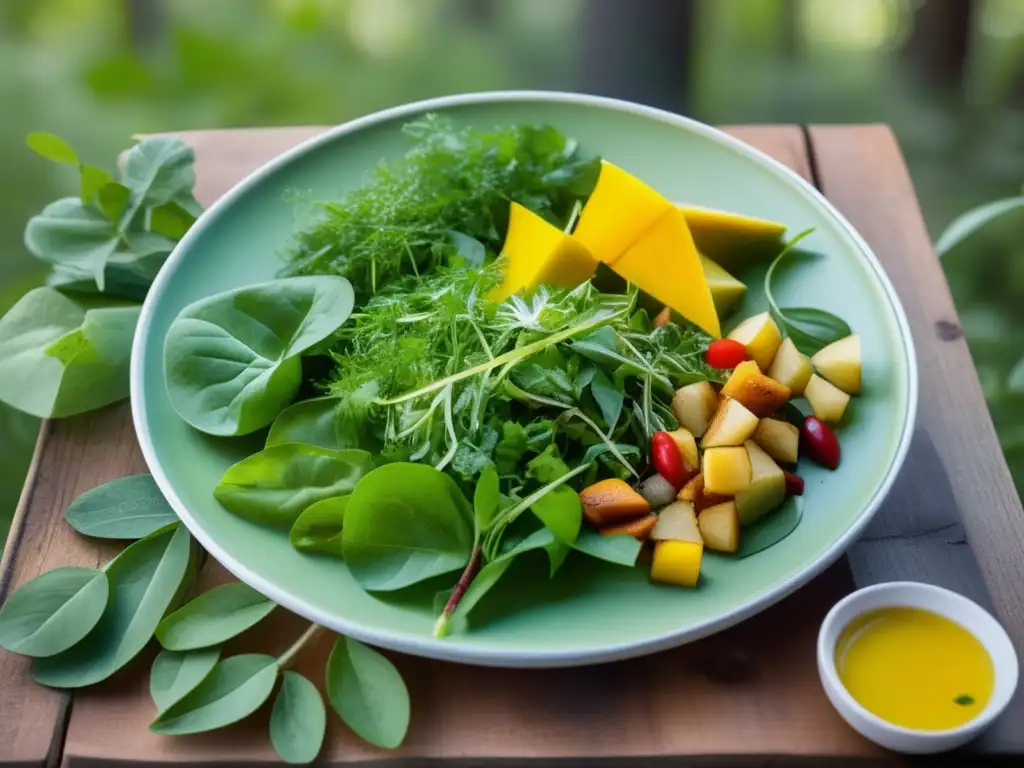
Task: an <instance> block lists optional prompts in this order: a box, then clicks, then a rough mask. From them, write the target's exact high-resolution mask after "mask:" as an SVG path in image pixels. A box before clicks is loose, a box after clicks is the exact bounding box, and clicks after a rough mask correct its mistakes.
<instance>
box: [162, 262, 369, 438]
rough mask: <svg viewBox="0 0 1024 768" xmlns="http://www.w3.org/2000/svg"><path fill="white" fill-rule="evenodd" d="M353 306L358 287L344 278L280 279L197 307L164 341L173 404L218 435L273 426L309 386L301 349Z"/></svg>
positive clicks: (317, 339) (189, 419) (338, 322)
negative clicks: (301, 389)
mask: <svg viewBox="0 0 1024 768" xmlns="http://www.w3.org/2000/svg"><path fill="white" fill-rule="evenodd" d="M351 311H352V286H351V285H349V283H348V281H347V280H344V279H342V278H339V277H296V278H291V279H288V280H277V281H274V282H271V283H261V284H259V285H253V286H248V287H245V288H238V289H235V290H231V291H225V292H224V293H219V294H216V295H214V296H210V297H208V298H205V299H200V300H199V301H197V302H195V303H193V304H190V305H189V306H187V307H185V309H183V310H182V311H181V312H180V313H179V314H178V316H177V318H175V320H174V322H173V323H171V327H170V329H169V330H168V332H167V339H166V342H165V345H164V369H165V372H166V377H167V394H168V397H169V398H170V401H171V404H172V405H173V406H174V409H175V410H176V411H177V412H178V415H180V416H181V417H182V418H183V419H184V420H185V421H187V422H188V423H189V424H191V425H192V426H193V427H195V428H196V429H198V430H201V431H203V432H206V433H208V434H212V435H244V434H248V433H250V432H254V431H256V430H257V429H260V428H261V427H265V426H267V425H269V424H270V423H271V422H272V421H273V420H274V419H275V418H276V417H277V415H278V414H279V413H281V411H282V410H284V408H285V407H286V406H287V405H288V404H289V402H291V400H292V398H293V397H295V394H296V392H298V390H299V386H300V385H301V384H302V361H301V356H302V354H303V353H304V352H307V350H309V349H310V347H313V346H314V345H316V344H319V343H320V342H321V341H323V340H324V339H326V338H327V337H328V336H330V335H331V334H332V333H334V332H335V331H336V330H337V329H338V327H339V326H341V324H342V323H344V322H345V320H346V319H347V318H348V316H349V313H350V312H351Z"/></svg>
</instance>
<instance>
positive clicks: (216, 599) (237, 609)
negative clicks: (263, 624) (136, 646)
mask: <svg viewBox="0 0 1024 768" xmlns="http://www.w3.org/2000/svg"><path fill="white" fill-rule="evenodd" d="M276 607H277V606H276V605H275V604H274V603H273V602H272V601H270V600H268V599H267V598H265V597H264V596H263V595H261V594H260V593H259V592H257V591H256V590H255V589H253V588H252V587H250V586H249V585H248V584H243V583H241V582H236V583H233V584H224V585H222V586H220V587H215V588H214V589H211V590H210V591H209V592H204V593H203V594H201V595H200V596H199V597H197V598H196V599H195V600H192V601H191V602H190V603H187V604H186V605H184V606H182V607H181V608H179V609H178V610H176V611H175V612H174V613H172V614H171V615H170V616H167V617H166V618H165V619H164V620H163V621H161V622H160V624H159V625H158V626H157V628H156V639H157V640H159V641H160V644H161V645H162V646H163V647H164V648H166V649H167V650H169V651H190V650H193V649H195V648H208V647H209V646H211V645H219V644H220V643H223V642H224V641H225V640H230V639H231V638H232V637H235V636H236V635H240V634H242V632H244V631H245V630H247V629H249V627H251V626H253V625H254V624H256V623H258V622H259V621H261V620H262V619H264V618H265V617H266V616H267V615H268V614H269V613H270V612H271V611H273V610H274V608H276Z"/></svg>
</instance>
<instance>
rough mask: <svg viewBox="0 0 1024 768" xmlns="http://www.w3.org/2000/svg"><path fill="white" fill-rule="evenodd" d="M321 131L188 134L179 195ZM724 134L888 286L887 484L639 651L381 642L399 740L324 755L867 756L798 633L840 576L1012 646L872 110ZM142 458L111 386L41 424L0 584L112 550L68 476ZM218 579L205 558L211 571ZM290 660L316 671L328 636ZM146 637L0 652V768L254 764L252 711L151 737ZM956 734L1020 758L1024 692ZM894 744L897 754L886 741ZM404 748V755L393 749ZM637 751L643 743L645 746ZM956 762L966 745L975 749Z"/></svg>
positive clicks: (899, 170)
mask: <svg viewBox="0 0 1024 768" xmlns="http://www.w3.org/2000/svg"><path fill="white" fill-rule="evenodd" d="M322 130H324V129H323V128H319V127H313V128H283V129H256V130H244V131H242V130H237V131H195V132H185V133H182V134H180V135H181V136H182V137H183V138H184V139H185V140H186V141H188V142H190V143H191V144H192V145H194V146H195V149H196V167H197V171H198V187H197V195H198V198H199V200H200V201H201V202H203V203H204V204H207V205H208V204H210V203H211V202H213V201H214V200H215V199H216V198H217V197H218V196H219V195H221V194H223V193H224V192H225V191H226V190H227V189H229V188H230V187H231V186H232V185H233V184H234V183H235V182H237V181H238V180H239V179H241V178H242V177H243V176H244V175H246V174H247V173H248V172H250V171H252V170H254V169H255V168H257V167H258V166H260V165H261V164H263V163H264V162H265V161H267V160H269V159H270V158H272V157H274V156H275V155H277V154H279V153H280V152H281V151H283V150H285V149H287V148H289V147H291V146H293V145H295V144H297V143H299V142H300V141H302V140H304V139H306V138H309V137H310V136H313V135H315V134H317V133H319V132H320V131H322ZM728 131H729V132H730V133H732V134H733V135H734V136H737V137H739V138H741V139H743V140H744V141H747V142H749V143H750V144H752V145H754V146H755V147H758V148H759V149H761V150H763V151H764V152H766V153H768V154H769V155H772V156H773V157H775V158H776V159H777V160H779V161H781V162H783V163H785V164H786V165H788V166H790V167H791V168H793V169H794V170H796V171H797V172H798V173H800V174H801V175H802V176H804V178H806V179H808V180H809V181H811V182H812V183H814V184H815V185H816V186H817V187H818V188H819V189H821V190H822V191H823V192H824V193H825V195H826V196H827V197H828V198H829V199H830V200H831V201H832V202H833V203H834V204H835V205H836V206H837V207H838V208H839V210H840V211H842V212H843V213H844V214H845V215H846V216H847V217H848V218H849V219H850V221H851V222H852V223H853V225H854V226H855V227H856V228H857V229H858V230H859V231H860V232H861V234H862V235H863V236H864V237H865V238H866V240H867V241H868V243H870V245H871V247H872V248H873V249H874V251H875V253H876V254H877V255H878V257H879V258H880V259H881V261H882V262H883V264H884V266H885V268H886V270H887V272H888V274H889V276H890V277H891V278H892V281H893V283H894V284H895V286H896V289H897V291H898V292H899V295H900V297H901V298H902V300H903V304H904V306H905V307H906V310H907V314H908V316H909V318H910V323H911V326H912V328H913V331H914V337H915V340H916V343H917V352H918V362H919V365H920V374H921V406H920V412H919V416H918V427H917V432H916V434H915V438H914V442H913V445H912V447H911V450H910V454H909V457H908V459H907V462H906V465H905V467H904V469H903V472H902V474H901V476H900V478H899V480H898V482H897V483H896V486H895V488H894V489H893V491H892V493H891V495H890V497H889V499H888V500H887V501H886V503H885V505H884V506H883V508H882V509H881V511H880V512H879V513H878V516H877V517H876V518H875V520H874V522H873V523H872V525H871V526H870V527H869V528H868V529H867V531H866V532H865V535H864V537H863V538H862V539H860V541H858V542H857V543H856V544H854V545H853V546H852V547H851V548H850V550H849V552H848V555H847V556H846V557H845V558H844V559H843V560H842V561H840V562H839V563H837V564H836V565H835V566H834V567H832V568H831V569H829V570H828V571H827V572H826V573H825V574H823V575H822V576H820V577H819V578H818V579H816V580H815V581H814V582H812V583H811V584H810V585H808V586H807V587H805V588H804V589H801V590H800V591H799V592H797V593H796V594H795V595H793V596H791V597H790V598H788V599H787V600H785V601H783V602H782V603H780V604H779V605H777V606H775V607H774V608H772V609H770V610H768V611H766V612H765V613H763V614H761V615H760V616H758V617H756V618H754V619H752V620H750V621H748V622H746V623H744V624H742V625H740V626H737V627H735V628H733V629H731V630H729V631H726V632H723V633H721V634H719V635H716V636H714V637H711V638H708V639H706V640H704V641H701V642H698V643H695V644H692V645H689V646H686V647H683V648H679V649H677V650H674V651H670V652H666V653H662V654H659V655H656V656H651V657H648V658H644V659H638V660H634V661H627V662H622V663H617V664H607V665H601V666H595V667H588V668H582V669H571V670H556V671H515V670H486V669H480V668H473V667H460V666H456V665H451V664H444V663H439V662H434V661H426V660H421V659H415V658H409V657H395V658H396V661H397V663H398V664H399V666H400V667H401V669H402V671H403V673H404V675H405V677H406V679H407V681H408V683H409V686H410V690H411V693H412V700H413V723H412V727H411V730H410V733H409V737H408V739H407V740H406V743H405V745H404V746H403V747H401V749H400V750H398V751H397V752H396V753H382V752H379V751H377V750H375V749H372V748H369V747H367V746H365V745H363V744H361V743H360V742H359V741H358V740H357V739H355V738H354V737H353V736H352V735H351V734H350V733H348V732H347V731H346V729H345V728H344V726H342V725H341V723H340V721H337V720H336V718H334V717H333V715H332V716H331V722H332V724H331V727H330V730H329V734H328V740H327V743H326V744H325V747H324V751H323V753H322V756H321V761H322V764H325V765H370V764H377V763H378V761H380V762H390V761H391V759H392V758H399V757H400V758H405V759H407V760H408V761H409V764H415V765H424V764H434V763H441V762H443V763H444V764H449V761H452V760H457V762H458V763H459V764H464V765H483V764H487V765H491V764H497V763H498V762H499V761H501V762H508V761H511V762H513V763H514V762H518V761H519V760H522V759H525V758H531V759H533V761H534V762H548V761H556V760H557V761H559V762H560V763H562V764H566V763H569V764H579V763H588V764H589V763H591V762H598V761H599V762H600V763H601V764H605V763H612V764H623V765H628V764H631V763H635V762H637V758H655V757H657V758H661V760H659V762H658V764H676V763H677V762H679V763H682V762H688V760H687V758H694V759H696V758H722V759H724V760H725V761H726V762H731V761H732V760H735V759H737V758H740V757H748V758H755V757H758V756H774V757H781V758H793V759H795V758H801V757H803V758H818V759H816V760H811V761H810V762H811V763H813V764H818V763H819V762H821V761H822V760H823V759H824V758H830V759H831V760H836V761H842V760H846V759H858V758H860V759H864V760H877V759H878V758H879V757H881V756H884V755H883V753H882V752H881V751H880V750H879V749H877V748H875V747H874V746H872V745H871V744H870V743H868V742H866V741H865V740H863V739H862V738H860V737H859V736H858V735H857V734H856V733H855V732H854V731H852V730H851V729H849V728H848V727H847V726H846V725H845V724H844V723H843V722H842V721H841V720H840V718H839V716H838V715H837V714H836V713H835V712H834V711H833V710H832V708H831V707H830V706H829V704H828V702H827V700H826V699H825V696H824V694H823V692H822V690H821V687H820V685H819V682H818V677H817V672H816V668H815V653H814V648H815V637H816V633H817V629H818V625H819V622H820V621H821V619H822V617H823V616H824V614H825V612H826V611H827V610H828V609H829V607H830V606H831V605H832V604H834V603H835V601H836V600H838V599H839V598H841V597H842V596H843V595H844V594H846V593H848V592H849V591H850V590H851V589H852V588H853V587H854V585H858V586H862V585H866V584H870V583H874V582H879V581H889V580H894V579H914V580H921V581H928V582H932V583H935V584H939V585H942V586H945V587H949V588H951V589H954V590H957V591H959V592H962V593H963V594H966V595H967V596H969V597H971V598H973V599H975V600H978V601H980V602H981V603H982V604H983V605H986V606H988V607H989V608H991V609H993V610H994V611H995V612H996V613H997V614H998V616H999V617H1000V619H1001V620H1002V622H1003V623H1004V625H1005V626H1006V628H1007V630H1008V631H1009V633H1010V635H1011V636H1012V637H1013V640H1014V643H1015V645H1016V648H1017V653H1018V654H1019V655H1021V657H1022V658H1024V514H1022V511H1021V505H1020V501H1019V499H1018V497H1017V494H1016V493H1015V491H1014V487H1013V484H1012V482H1011V479H1010V475H1009V472H1008V471H1007V468H1006V464H1005V462H1004V461H1003V457H1002V454H1001V453H1000V450H999V444H998V443H997V441H996V435H995V432H994V430H993V428H992V423H991V421H990V419H989V416H988V412H987V410H986V408H985V402H984V399H983V397H982V393H981V388H980V387H979V384H978V380H977V377H976V376H975V372H974V367H973V365H972V363H971V357H970V354H969V353H968V350H967V345H966V343H965V341H964V334H963V331H962V329H961V327H960V324H959V321H958V320H957V316H956V311H955V309H954V307H953V302H952V299H951V297H950V293H949V288H948V286H947V285H946V282H945V279H944V277H943V274H942V270H941V268H940V267H939V263H938V261H937V260H936V258H935V256H934V254H933V252H932V249H931V245H930V242H929V238H928V233H927V232H926V230H925V227H924V223H923V222H922V220H921V214H920V211H919V209H918V205H917V201H916V199H915V196H914V190H913V188H912V186H911V182H910V178H909V176H908V175H907V171H906V167H905V165H904V163H903V159H902V157H901V155H900V151H899V148H898V147H897V144H896V141H895V139H894V137H893V135H892V133H891V132H890V131H889V129H888V128H886V127H884V126H878V125H871V126H809V127H801V126H743V127H733V128H729V129H728ZM140 471H145V465H144V464H143V461H142V457H141V455H140V454H139V450H138V446H137V444H136V440H135V435H134V433H133V430H132V423H131V418H130V414H129V410H128V406H127V404H120V405H116V406H112V407H110V408H106V409H104V410H102V411H99V412H96V413H91V414H86V415H83V416H80V417H76V418H72V419H66V420H63V421H55V422H48V423H46V424H44V425H43V428H42V431H41V433H40V436H39V443H38V445H37V448H36V454H35V459H34V461H33V463H32V469H31V474H30V476H29V478H28V482H27V484H26V486H25V491H24V495H23V496H22V499H21V503H20V505H19V507H18V511H17V515H16V518H15V522H14V526H13V528H12V530H11V536H10V540H9V541H8V544H7V548H6V550H5V551H4V559H3V563H2V570H0V573H2V575H0V598H2V597H3V596H5V595H6V594H9V593H10V591H11V590H13V589H14V588H16V587H17V586H18V585H20V584H22V583H24V582H25V581H28V580H29V579H31V578H33V577H35V576H37V575H38V574H39V573H41V572H42V571H45V570H48V569H50V568H54V567H56V566H60V565H71V564H75V565H88V566H95V565H97V564H98V563H100V562H103V561H105V560H106V559H107V558H108V557H109V556H110V555H111V554H112V551H111V550H109V549H105V548H104V547H103V546H102V545H97V544H96V543H95V542H91V541H86V540H84V539H82V538H80V537H79V536H78V535H76V534H75V533H74V532H73V531H71V529H70V528H69V527H68V526H67V525H65V524H63V522H62V518H61V516H62V514H63V512H64V509H65V508H66V507H67V505H68V504H69V503H70V502H71V500H72V499H74V498H75V497H76V496H77V495H78V494H79V493H81V492H83V491H85V490H87V489H89V488H92V487H93V486H95V485H97V484H99V483H102V482H105V481H107V480H110V479H112V478H115V477H118V476H121V475H125V474H129V473H132V472H140ZM226 578H227V576H226V574H225V573H224V571H223V570H222V569H221V568H220V567H219V566H218V565H217V564H216V563H211V564H210V565H209V566H208V567H207V569H206V572H205V574H204V579H205V580H206V581H207V582H208V583H216V582H219V581H223V580H225V579H226ZM300 631H301V623H300V621H299V620H298V619H297V618H296V617H293V616H289V615H286V614H285V613H284V612H276V613H275V614H274V616H273V617H272V619H271V620H268V621H267V622H264V625H261V626H260V627H259V628H258V629H257V630H255V631H254V632H253V633H250V634H251V635H252V636H246V637H243V638H242V639H241V640H240V645H239V646H238V647H240V648H245V647H252V648H256V647H258V648H259V649H260V650H262V651H264V652H274V651H275V650H277V649H283V648H284V647H285V646H286V645H287V644H288V643H289V642H290V641H291V640H292V639H293V638H294V637H295V636H296V635H297V634H298V633H299V632H300ZM323 640H324V641H325V642H321V643H320V645H319V647H317V648H316V649H315V650H314V651H313V652H311V653H309V654H307V656H306V658H305V659H304V663H301V664H300V665H299V666H300V669H301V668H302V667H305V668H306V671H307V673H308V674H310V675H311V676H313V677H314V679H316V677H317V676H318V675H319V674H320V673H319V671H318V670H322V669H323V657H324V655H325V653H326V651H327V643H326V640H327V638H323ZM151 658H152V651H150V652H148V653H147V654H143V658H140V659H138V660H136V661H135V662H134V663H133V664H132V665H130V667H129V668H128V669H126V670H123V671H122V673H121V674H119V675H118V676H116V677H115V678H114V679H112V680H110V681H108V682H107V683H104V684H102V685H100V686H98V687H96V688H94V689H90V690H85V691H80V692H77V693H74V694H73V695H72V694H69V693H64V692H60V691H54V690H49V689H45V688H41V687H38V686H36V685H34V684H33V683H32V682H31V681H30V680H29V677H28V663H27V660H25V659H22V658H20V657H17V656H13V655H10V654H5V653H2V652H0V766H3V767H5V768H6V767H8V766H43V765H65V766H68V768H85V767H87V766H89V767H91V766H119V765H146V766H157V765H175V766H184V765H190V766H200V765H209V766H220V767H223V766H228V765H239V766H241V765H260V764H266V763H270V762H273V761H274V760H275V757H274V753H273V751H272V750H271V747H270V745H269V742H268V739H267V737H266V715H265V714H263V715H257V716H256V717H254V718H252V719H250V721H248V722H246V723H243V724H241V725H239V726H236V727H234V728H233V729H231V730H229V731H224V732H216V733H213V734H209V735H205V736H198V737H190V738H177V739H176V738H168V737H161V736H156V735H153V734H151V733H149V731H148V730H147V729H146V725H147V723H148V722H149V720H150V719H151V718H152V716H153V714H154V710H153V706H152V704H151V702H150V700H149V696H148V691H147V680H148V673H147V671H146V669H145V668H144V667H145V666H148V661H149V659H151ZM972 749H973V750H975V751H980V752H984V753H986V754H988V755H992V754H1015V755H1018V756H1019V755H1024V700H1022V697H1021V696H1018V698H1017V700H1016V701H1015V702H1014V705H1013V706H1012V707H1011V710H1010V711H1009V712H1008V713H1007V714H1006V715H1005V716H1004V717H1003V718H1002V719H1001V720H1000V721H999V722H998V723H997V724H996V725H995V726H994V727H993V728H992V729H991V730H990V731H989V732H988V733H987V734H986V735H985V736H984V737H983V738H982V739H981V740H979V741H978V742H976V743H975V744H974V745H973V747H972ZM888 757H890V759H892V760H896V758H894V757H892V756H888ZM400 762H401V764H402V765H405V764H407V762H406V760H402V761H400ZM645 762H646V761H645ZM971 762H972V763H975V762H977V761H976V760H972V761H971Z"/></svg>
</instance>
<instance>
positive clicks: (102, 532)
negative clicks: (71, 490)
mask: <svg viewBox="0 0 1024 768" xmlns="http://www.w3.org/2000/svg"><path fill="white" fill-rule="evenodd" d="M64 519H65V520H67V521H68V524H69V525H70V526H71V527H72V528H74V529H75V530H76V531H78V532H79V533H81V534H83V535H85V536H94V537H96V538H100V539H141V538H142V537H143V536H148V535H149V534H151V533H153V532H154V531H157V530H159V529H161V528H163V527H164V526H165V525H170V524H171V523H174V522H177V520H178V516H177V515H175V514H174V510H173V509H171V505H170V504H168V503H167V499H165V498H164V495H163V494H162V493H161V492H160V489H159V488H158V487H157V484H156V481H155V480H154V479H153V476H152V475H148V474H142V475H129V476H128V477H121V478H118V479H117V480H112V481H110V482H109V483H104V484H103V485H100V486H98V487H96V488H93V489H92V490H91V491H86V492H85V493H83V494H82V495H81V496H79V497H78V498H77V499H75V500H74V501H73V502H71V506H70V507H68V510H67V512H65V513H64Z"/></svg>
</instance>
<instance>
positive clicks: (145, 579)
mask: <svg viewBox="0 0 1024 768" xmlns="http://www.w3.org/2000/svg"><path fill="white" fill-rule="evenodd" d="M190 550H191V537H190V536H189V534H188V529H186V528H185V526H183V525H181V524H180V523H175V524H173V525H169V526H167V527H166V528H163V529H161V530H159V531H157V532H156V533H153V534H151V535H149V536H147V537H146V538H144V539H140V540H139V541H136V542H135V543H134V544H131V545H130V546H128V547H127V548H126V549H125V550H124V551H123V552H121V554H119V555H118V556H117V557H115V558H114V559H113V560H112V561H111V562H110V563H109V564H108V565H107V567H106V573H107V578H108V580H109V582H110V599H109V601H108V602H107V607H106V609H105V610H104V611H103V615H102V616H101V617H100V620H99V623H97V624H96V626H95V627H94V628H93V630H92V631H91V632H90V633H89V634H88V635H86V636H85V637H84V638H83V639H82V640H81V641H80V642H79V643H77V644H76V645H74V646H72V647H71V648H69V649H68V650H66V651H64V652H62V653H58V654H57V655H56V656H50V657H48V658H45V659H36V660H35V662H34V663H33V665H32V678H33V679H34V680H35V681H36V682H37V683H39V684H40V685H48V686H51V687H53V688H80V687H82V686H85V685H92V684H93V683H98V682H100V681H101V680H105V679H107V678H108V677H110V676H111V675H112V674H114V672H116V671H117V670H119V669H120V668H121V667H123V666H124V665H125V664H127V663H128V662H129V661H131V660H132V659H133V658H135V656H136V655H137V654H138V653H139V651H141V650H142V649H143V648H144V647H145V646H146V643H148V642H149V640H150V638H151V637H153V631H154V630H155V629H156V625H157V624H158V623H159V622H160V617H161V616H163V615H164V612H165V611H166V610H167V607H168V606H169V605H170V603H171V600H172V599H173V598H174V595H175V592H176V591H177V589H178V585H179V584H180V583H181V580H182V579H183V578H184V576H185V571H186V569H187V567H188V564H189V556H190Z"/></svg>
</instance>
